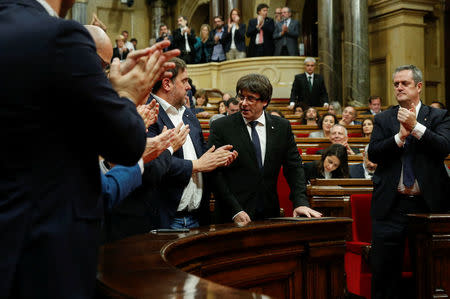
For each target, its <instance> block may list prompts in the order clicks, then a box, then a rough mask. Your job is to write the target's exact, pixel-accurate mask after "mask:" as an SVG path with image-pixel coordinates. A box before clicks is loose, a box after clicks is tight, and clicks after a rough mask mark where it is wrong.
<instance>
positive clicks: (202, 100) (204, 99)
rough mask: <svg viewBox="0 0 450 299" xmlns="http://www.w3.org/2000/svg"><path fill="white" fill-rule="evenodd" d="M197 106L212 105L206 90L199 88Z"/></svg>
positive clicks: (196, 95)
mask: <svg viewBox="0 0 450 299" xmlns="http://www.w3.org/2000/svg"><path fill="white" fill-rule="evenodd" d="M195 101H196V103H195V107H197V108H199V107H212V105H211V104H210V103H208V95H207V94H206V90H204V89H199V90H198V91H197V92H196V93H195Z"/></svg>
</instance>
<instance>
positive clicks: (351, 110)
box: [339, 106, 361, 126]
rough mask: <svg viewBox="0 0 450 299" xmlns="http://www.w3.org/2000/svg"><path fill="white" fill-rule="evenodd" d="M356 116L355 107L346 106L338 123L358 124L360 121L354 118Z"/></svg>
mask: <svg viewBox="0 0 450 299" xmlns="http://www.w3.org/2000/svg"><path fill="white" fill-rule="evenodd" d="M357 116H358V112H357V111H356V109H355V107H353V106H347V107H345V109H344V111H343V112H342V119H341V120H340V121H339V124H341V125H343V126H350V125H360V124H361V122H360V121H357V120H356V117H357Z"/></svg>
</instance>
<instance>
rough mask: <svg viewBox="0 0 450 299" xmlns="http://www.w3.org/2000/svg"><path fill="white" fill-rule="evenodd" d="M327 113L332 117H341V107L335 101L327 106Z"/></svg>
mask: <svg viewBox="0 0 450 299" xmlns="http://www.w3.org/2000/svg"><path fill="white" fill-rule="evenodd" d="M328 113H331V114H334V115H341V114H342V107H341V104H339V102H337V101H333V102H331V103H330V106H328Z"/></svg>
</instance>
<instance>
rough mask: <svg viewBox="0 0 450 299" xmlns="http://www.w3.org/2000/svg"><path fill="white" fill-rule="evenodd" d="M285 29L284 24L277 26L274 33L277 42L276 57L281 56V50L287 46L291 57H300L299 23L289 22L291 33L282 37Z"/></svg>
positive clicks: (279, 23) (277, 24) (280, 23)
mask: <svg viewBox="0 0 450 299" xmlns="http://www.w3.org/2000/svg"><path fill="white" fill-rule="evenodd" d="M282 29H283V22H278V23H276V24H275V31H274V32H273V39H274V41H275V52H274V53H273V55H274V56H279V55H280V54H281V48H282V47H283V45H286V47H287V50H288V53H289V56H298V55H299V51H298V36H299V35H300V25H299V23H298V21H296V20H293V19H291V21H290V22H289V26H288V29H289V31H288V32H286V33H285V34H283V35H281V31H282Z"/></svg>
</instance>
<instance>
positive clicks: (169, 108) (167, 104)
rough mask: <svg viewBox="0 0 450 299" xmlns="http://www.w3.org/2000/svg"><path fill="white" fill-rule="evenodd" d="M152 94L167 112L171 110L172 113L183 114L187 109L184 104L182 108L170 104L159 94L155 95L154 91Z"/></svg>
mask: <svg viewBox="0 0 450 299" xmlns="http://www.w3.org/2000/svg"><path fill="white" fill-rule="evenodd" d="M152 96H153V97H154V98H155V99H156V100H157V101H158V102H159V104H160V105H161V107H162V108H163V110H164V112H166V113H167V112H168V110H169V112H172V113H177V114H178V113H181V114H183V113H184V111H185V110H186V108H185V107H184V106H182V107H181V108H180V109H177V108H175V107H174V106H172V105H171V104H169V103H168V102H167V101H165V100H163V99H162V98H160V97H158V96H157V95H154V94H153V93H152Z"/></svg>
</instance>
